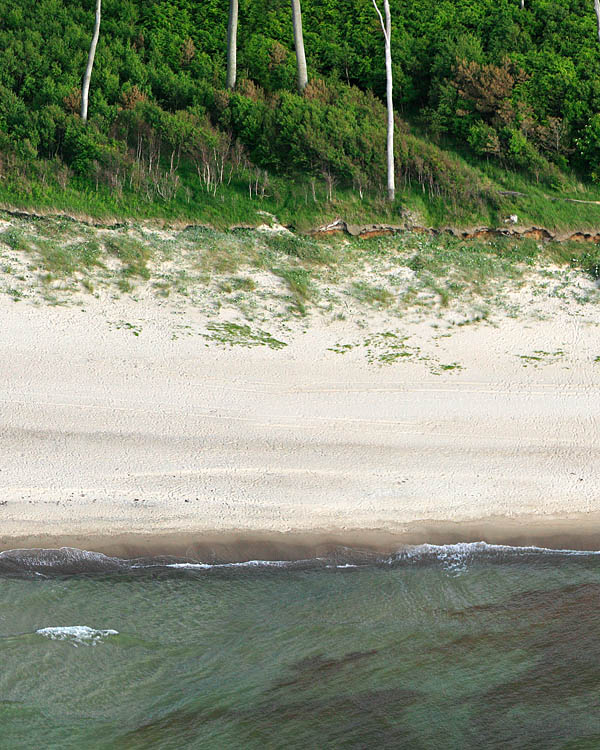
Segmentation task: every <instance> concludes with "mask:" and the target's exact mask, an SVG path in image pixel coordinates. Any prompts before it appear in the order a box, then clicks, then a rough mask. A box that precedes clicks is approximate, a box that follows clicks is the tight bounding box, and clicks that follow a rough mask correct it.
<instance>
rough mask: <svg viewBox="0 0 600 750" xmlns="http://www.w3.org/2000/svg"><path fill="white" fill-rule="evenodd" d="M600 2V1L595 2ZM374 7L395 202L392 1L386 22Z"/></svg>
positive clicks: (386, 7) (390, 195) (390, 190)
mask: <svg viewBox="0 0 600 750" xmlns="http://www.w3.org/2000/svg"><path fill="white" fill-rule="evenodd" d="M594 1H595V2H600V0H594ZM373 5H374V6H375V10H376V11H377V15H378V16H379V21H380V23H381V29H382V31H383V37H384V40H385V78H386V99H387V190H388V199H389V200H390V201H393V200H394V198H395V197H396V176H395V169H394V97H393V91H394V86H393V80H392V15H391V13H390V0H383V12H384V13H385V21H384V18H383V16H382V15H381V11H380V10H379V6H378V5H377V0H373Z"/></svg>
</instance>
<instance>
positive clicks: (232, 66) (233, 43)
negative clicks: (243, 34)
mask: <svg viewBox="0 0 600 750" xmlns="http://www.w3.org/2000/svg"><path fill="white" fill-rule="evenodd" d="M237 27H238V0H229V24H228V25H227V88H228V89H234V88H235V81H236V78H237Z"/></svg>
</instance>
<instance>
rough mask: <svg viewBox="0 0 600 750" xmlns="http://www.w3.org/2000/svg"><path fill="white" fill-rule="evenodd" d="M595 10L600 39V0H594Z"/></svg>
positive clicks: (599, 37)
mask: <svg viewBox="0 0 600 750" xmlns="http://www.w3.org/2000/svg"><path fill="white" fill-rule="evenodd" d="M594 10H595V11H596V21H597V23H598V39H599V40H600V0H594Z"/></svg>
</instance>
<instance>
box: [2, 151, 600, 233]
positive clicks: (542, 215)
mask: <svg viewBox="0 0 600 750" xmlns="http://www.w3.org/2000/svg"><path fill="white" fill-rule="evenodd" d="M452 156H453V157H455V158H457V159H458V160H459V162H460V163H463V164H465V166H466V165H467V163H466V162H464V160H463V159H462V157H460V156H458V155H457V154H452ZM468 167H469V168H470V169H472V170H473V174H474V179H475V180H477V181H478V183H480V184H481V185H487V186H489V193H490V194H491V198H490V199H489V200H480V201H478V202H476V203H475V202H474V203H472V204H465V203H464V202H462V201H460V200H453V199H450V198H439V197H432V196H430V195H429V194H428V193H427V192H425V191H423V190H421V189H420V188H419V187H417V188H415V187H410V186H406V185H403V184H400V185H399V189H398V196H397V200H396V203H395V204H394V205H393V206H392V205H390V204H389V203H387V201H385V200H384V199H383V197H382V196H381V194H379V193H377V194H375V193H365V194H364V196H363V198H362V199H361V198H360V197H359V195H358V193H357V192H356V191H355V190H352V189H349V188H344V187H340V186H336V187H335V188H334V190H333V198H332V200H329V199H328V196H327V190H326V186H325V184H324V182H323V181H322V180H319V179H315V180H311V179H309V178H307V177H296V178H293V177H287V176H281V175H272V174H271V175H268V182H267V184H266V189H265V196H264V198H256V197H251V196H250V193H249V182H250V181H251V180H254V179H255V177H254V173H247V174H246V175H237V176H236V177H234V179H233V180H232V181H231V183H230V184H223V185H222V186H220V187H219V188H218V190H217V192H216V194H212V193H208V192H206V190H204V189H203V188H202V186H201V185H200V183H199V181H198V179H197V176H196V172H195V171H193V170H191V169H186V168H185V165H182V167H181V169H180V177H181V187H180V189H179V190H178V192H177V195H176V197H175V198H173V199H172V200H170V201H161V202H155V201H148V200H147V199H146V198H145V197H144V196H141V195H138V194H136V193H135V192H133V191H131V190H127V189H125V190H123V192H122V194H121V195H117V194H115V193H113V192H111V191H110V190H109V189H108V188H107V187H105V186H102V185H100V186H99V187H96V186H95V185H94V184H92V183H90V182H87V181H83V180H80V179H78V178H76V177H72V178H71V179H70V180H69V181H68V182H67V185H66V187H61V186H60V185H59V184H58V183H57V182H56V181H53V180H52V179H49V180H46V181H45V182H44V184H42V182H41V181H39V180H36V179H28V180H27V181H25V182H24V181H23V180H19V179H15V180H12V179H11V178H10V176H8V177H5V179H3V180H2V181H1V182H0V204H3V205H4V206H5V207H15V208H23V209H28V210H38V211H46V212H65V213H69V214H75V215H80V216H90V217H94V218H97V219H134V220H135V219H150V218H153V219H161V220H163V219H164V220H166V221H170V222H175V221H183V222H194V223H200V224H208V225H211V226H213V227H214V228H216V229H225V228H228V227H231V226H233V225H239V224H249V225H256V224H258V223H261V222H264V220H265V218H264V216H263V215H262V214H261V212H269V213H271V214H274V215H275V216H277V218H278V219H279V220H280V221H281V222H282V223H283V224H285V225H287V226H290V227H292V228H294V229H296V230H298V231H305V230H307V229H309V228H312V227H315V226H319V225H321V224H323V223H327V222H329V221H332V220H334V219H336V218H342V219H345V220H346V221H348V222H353V223H378V222H388V223H401V221H402V213H403V211H410V212H411V213H412V214H413V215H414V216H415V218H416V220H417V221H418V222H419V223H422V224H424V225H427V226H431V227H443V226H455V227H472V226H479V225H486V226H499V225H502V223H503V221H504V219H505V218H506V217H507V216H509V215H510V214H516V215H517V216H518V217H519V223H520V224H522V225H536V226H542V227H546V228H548V229H550V230H564V231H566V230H600V205H593V204H585V203H570V202H567V201H565V200H564V198H575V199H578V200H588V201H600V187H596V186H592V185H589V184H587V185H583V184H582V183H580V182H578V181H576V180H575V179H574V178H572V177H569V178H566V179H565V183H564V184H565V187H564V188H563V190H562V191H560V192H556V191H552V190H550V189H548V188H546V187H543V186H541V185H539V184H537V183H535V182H534V181H532V180H530V179H528V178H526V177H524V176H522V175H519V174H517V173H514V172H509V171H504V170H502V169H500V168H498V167H496V166H492V165H491V164H488V163H486V162H479V163H477V162H475V163H473V162H470V163H469V164H468ZM313 186H314V188H313ZM500 191H516V192H519V193H523V194H524V195H523V196H501V195H500Z"/></svg>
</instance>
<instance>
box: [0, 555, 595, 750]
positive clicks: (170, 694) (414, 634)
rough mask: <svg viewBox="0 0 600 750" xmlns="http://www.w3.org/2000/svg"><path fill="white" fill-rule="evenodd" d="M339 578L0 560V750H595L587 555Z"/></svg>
mask: <svg viewBox="0 0 600 750" xmlns="http://www.w3.org/2000/svg"><path fill="white" fill-rule="evenodd" d="M64 555H67V558H65V557H64ZM73 555H74V557H73ZM339 559H340V558H337V560H333V559H332V560H320V561H312V562H304V563H296V564H291V565H279V566H277V565H260V564H258V565H248V566H231V567H227V566H221V567H219V566H212V567H211V566H208V567H184V568H175V567H167V566H165V565H164V564H163V563H164V561H162V562H161V561H152V562H151V563H150V564H151V567H132V566H131V565H129V564H124V563H120V562H119V561H114V560H110V559H108V558H102V557H100V556H91V555H90V556H85V555H77V553H63V557H61V555H55V554H52V555H49V556H47V557H46V558H44V557H43V556H40V557H39V558H37V559H36V558H33V557H32V556H28V557H18V556H17V557H14V556H13V557H11V556H10V554H7V553H3V554H0V665H1V669H0V747H2V748H3V750H4V748H6V749H7V750H9V749H10V750H12V748H78V749H81V748H85V749H87V748H92V749H95V748H107V749H108V748H124V749H125V748H126V749H127V750H129V749H130V748H131V749H135V748H173V749H175V748H177V749H178V750H179V749H180V748H279V747H281V748H329V747H331V748H337V747H340V748H366V747H367V748H371V747H372V748H399V747H400V748H401V747H407V748H408V747H410V748H438V747H443V748H471V747H472V748H475V747H477V748H600V707H599V706H600V555H596V554H566V553H551V552H544V551H534V550H523V549H510V548H493V547H487V546H485V545H459V546H455V547H446V548H428V547H425V548H417V549H415V550H411V551H408V552H406V553H403V554H401V555H399V556H397V557H395V558H393V559H389V560H374V559H367V558H364V557H360V556H358V555H356V556H354V558H353V556H352V554H350V553H348V551H346V553H345V556H344V562H342V563H340V562H339ZM348 559H354V560H355V562H354V564H357V563H358V566H357V567H346V565H347V564H348V563H347V562H345V561H346V560H348ZM65 560H66V562H65ZM342 565H343V567H342ZM76 570H79V571H80V572H78V573H74V572H73V571H76ZM76 626H77V627H78V628H79V629H76ZM49 628H50V630H48V629H49ZM39 631H42V632H39ZM100 631H116V632H112V633H111V632H100Z"/></svg>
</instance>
